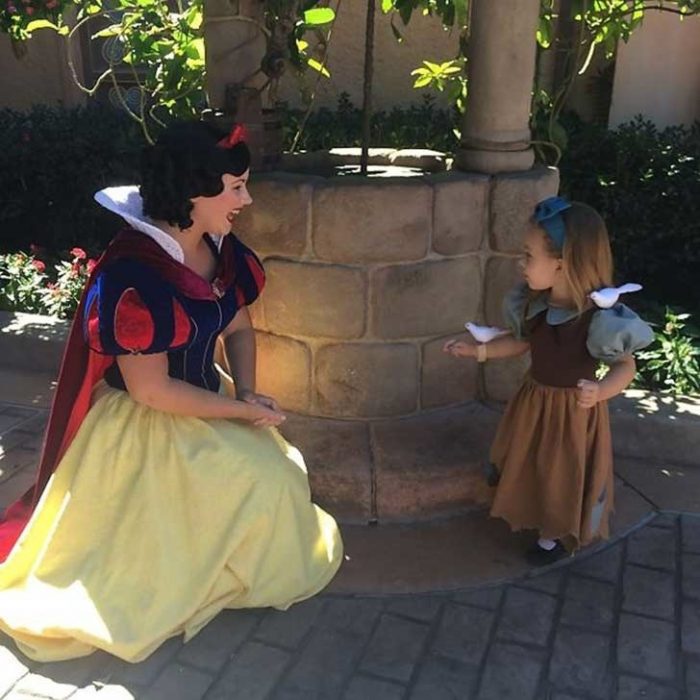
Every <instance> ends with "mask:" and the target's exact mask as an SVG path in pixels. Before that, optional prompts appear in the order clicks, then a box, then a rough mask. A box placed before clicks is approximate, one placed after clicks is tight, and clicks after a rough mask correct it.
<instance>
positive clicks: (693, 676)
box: [685, 659, 700, 700]
mask: <svg viewBox="0 0 700 700" xmlns="http://www.w3.org/2000/svg"><path fill="white" fill-rule="evenodd" d="M685 689H686V693H687V695H686V698H687V700H692V698H700V663H697V662H696V661H694V660H691V659H687V660H686V665H685Z"/></svg>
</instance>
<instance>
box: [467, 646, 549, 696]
mask: <svg viewBox="0 0 700 700" xmlns="http://www.w3.org/2000/svg"><path fill="white" fill-rule="evenodd" d="M545 660H546V657H545V654H544V652H540V651H536V650H533V649H524V648H522V647H518V646H511V645H505V644H494V645H493V646H492V647H491V649H490V651H489V655H488V657H487V658H486V666H485V668H484V676H483V678H482V681H481V687H480V688H479V693H478V695H477V696H476V697H477V700H505V699H506V698H513V699H515V698H517V700H539V699H538V695H537V686H538V683H539V679H540V675H541V672H542V667H543V666H544V662H545Z"/></svg>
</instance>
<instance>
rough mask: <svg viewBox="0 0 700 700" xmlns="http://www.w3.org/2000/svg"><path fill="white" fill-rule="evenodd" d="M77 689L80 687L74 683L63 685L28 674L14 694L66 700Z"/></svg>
mask: <svg viewBox="0 0 700 700" xmlns="http://www.w3.org/2000/svg"><path fill="white" fill-rule="evenodd" d="M77 689H78V686H77V685H75V684H74V683H61V682H59V681H54V680H53V679H51V678H49V677H47V676H40V675H38V674H36V673H28V674H27V675H26V676H24V677H23V678H22V679H21V680H20V681H19V682H18V683H17V684H16V685H15V687H14V688H13V689H12V692H13V693H14V694H16V695H18V696H21V697H27V696H39V697H41V698H50V700H65V698H67V697H68V696H69V695H72V694H73V693H74V692H75V691H76V690H77Z"/></svg>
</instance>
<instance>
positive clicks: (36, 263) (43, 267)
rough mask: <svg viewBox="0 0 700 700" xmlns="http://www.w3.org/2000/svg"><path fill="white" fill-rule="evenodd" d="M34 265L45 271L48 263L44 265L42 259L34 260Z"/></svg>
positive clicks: (40, 270)
mask: <svg viewBox="0 0 700 700" xmlns="http://www.w3.org/2000/svg"><path fill="white" fill-rule="evenodd" d="M32 265H34V267H35V268H36V269H37V270H39V272H44V270H46V265H44V263H43V262H41V260H32Z"/></svg>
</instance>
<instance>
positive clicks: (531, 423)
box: [444, 197, 653, 565]
mask: <svg viewBox="0 0 700 700" xmlns="http://www.w3.org/2000/svg"><path fill="white" fill-rule="evenodd" d="M521 267H522V271H523V276H524V279H525V284H521V285H519V286H517V287H516V288H515V289H513V290H512V291H511V292H510V293H509V294H508V295H507V297H506V299H505V302H504V316H505V319H506V321H507V324H508V326H509V329H510V333H508V334H505V335H502V336H500V337H498V338H496V339H495V340H493V341H492V342H490V343H488V345H486V344H480V345H477V344H474V343H470V342H463V341H457V340H450V341H448V342H447V343H446V344H445V347H444V350H445V352H448V353H450V354H451V355H453V356H455V357H475V358H476V359H477V360H478V361H480V362H484V361H486V360H487V359H489V360H490V359H496V358H504V357H514V356H516V355H521V354H523V353H525V352H527V351H528V350H529V351H530V352H531V356H532V362H531V368H530V371H529V372H528V375H527V377H526V378H525V380H524V382H523V384H522V386H521V387H520V389H519V390H518V392H517V393H516V395H515V396H514V397H513V399H512V400H511V401H510V403H509V405H508V407H507V409H506V412H505V414H504V416H503V418H502V420H501V423H500V425H499V428H498V431H497V433H496V437H495V440H494V442H493V446H492V448H491V463H492V468H493V474H492V481H493V482H494V483H497V487H496V493H495V497H494V501H493V505H492V508H491V515H492V516H495V517H501V518H504V519H505V520H506V521H507V522H508V523H509V524H510V526H511V528H512V529H513V530H520V529H523V528H527V529H535V530H537V531H538V532H539V540H538V541H537V543H536V544H535V545H534V546H533V548H532V549H531V550H529V551H528V553H527V557H528V560H529V561H530V563H532V564H534V565H545V564H549V563H552V562H554V561H556V560H557V559H559V558H561V557H562V556H565V555H566V554H567V553H570V552H573V551H574V550H576V549H578V548H579V547H581V546H583V545H586V544H588V543H590V542H591V541H593V540H595V539H598V538H606V537H607V536H608V518H609V515H610V513H611V511H612V507H613V454H612V442H611V436H610V423H609V415H608V405H607V401H608V399H610V398H612V397H613V396H616V395H617V394H619V393H620V392H621V391H623V390H624V389H625V388H626V387H627V386H628V385H629V384H630V382H631V381H632V379H633V378H634V375H635V369H636V368H635V361H634V358H633V356H632V353H634V352H635V351H636V350H639V349H640V348H643V347H645V346H646V345H648V344H649V343H650V342H651V341H652V340H653V333H652V331H651V329H650V328H649V326H648V325H647V324H646V323H645V322H644V321H642V320H641V319H640V318H639V317H638V316H637V315H636V314H635V313H634V312H633V311H631V310H630V309H629V308H627V307H626V306H624V305H623V304H621V303H614V304H613V305H612V306H611V307H610V308H605V309H601V308H598V307H597V306H596V305H595V304H594V303H593V301H592V297H591V295H593V298H595V299H599V298H600V294H596V292H598V291H599V290H601V289H603V288H608V287H610V285H611V283H612V276H613V263H612V254H611V251H610V243H609V240H608V234H607V230H606V227H605V223H604V222H603V220H602V219H601V217H600V216H599V214H598V213H597V212H596V211H595V210H594V209H592V208H591V207H589V206H587V205H585V204H580V203H578V202H572V203H570V202H568V201H566V200H565V199H563V198H561V197H550V198H549V199H547V200H545V201H543V202H540V204H538V205H537V207H536V209H535V214H534V216H533V218H532V220H531V222H530V225H529V226H528V229H527V231H526V233H525V241H524V256H523V259H522V263H521ZM600 362H603V363H605V364H607V365H609V366H610V369H609V371H608V372H607V374H606V375H605V377H604V378H603V379H601V380H600V381H597V380H596V370H597V368H598V365H599V363H600Z"/></svg>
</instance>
